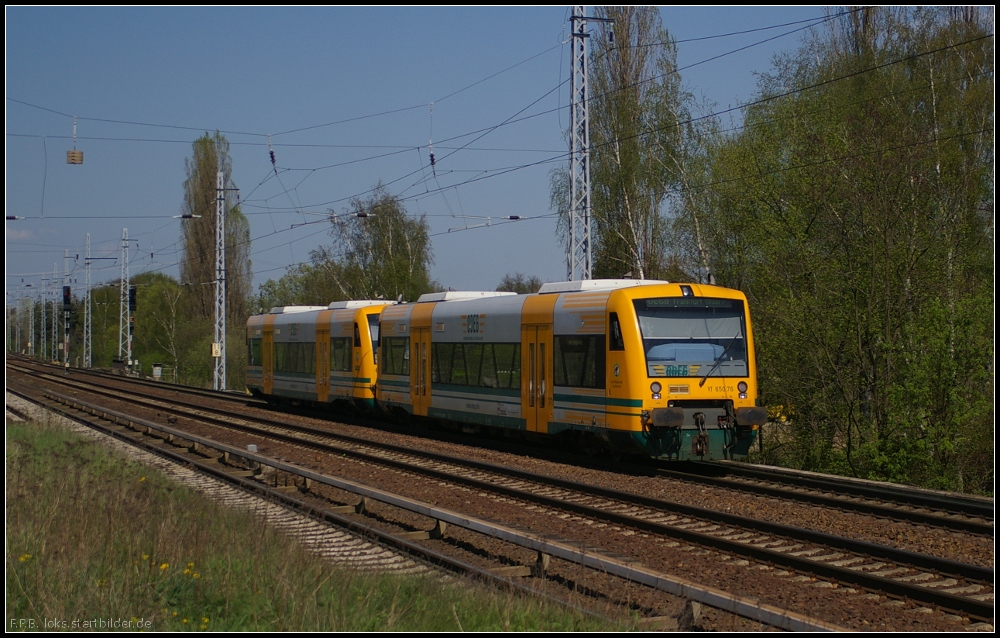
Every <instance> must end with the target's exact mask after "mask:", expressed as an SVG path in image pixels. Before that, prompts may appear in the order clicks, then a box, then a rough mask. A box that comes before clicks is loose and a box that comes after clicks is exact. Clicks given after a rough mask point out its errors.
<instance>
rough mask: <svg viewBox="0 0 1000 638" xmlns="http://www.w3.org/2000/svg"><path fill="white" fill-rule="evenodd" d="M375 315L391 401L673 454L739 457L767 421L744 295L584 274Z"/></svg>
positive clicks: (456, 417) (381, 390) (381, 381)
mask: <svg viewBox="0 0 1000 638" xmlns="http://www.w3.org/2000/svg"><path fill="white" fill-rule="evenodd" d="M377 312H379V324H378V325H379V328H378V330H379V334H378V337H377V339H378V340H379V341H380V345H377V346H376V347H377V349H378V379H377V382H376V383H375V384H374V385H375V388H376V396H375V403H376V404H377V405H378V406H379V407H380V408H382V409H385V410H389V411H395V412H403V413H407V414H412V415H416V416H420V417H427V418H431V419H438V420H444V421H450V422H455V423H460V424H468V425H481V426H489V427H494V428H503V429H510V430H517V431H522V432H528V433H535V434H537V435H543V436H548V435H563V436H566V437H567V438H570V439H574V440H575V441H577V442H579V443H584V444H586V443H592V444H593V443H600V444H601V445H603V446H606V447H607V448H610V449H611V450H614V451H617V452H622V453H632V454H635V453H638V454H642V455H646V456H650V457H654V458H664V459H674V460H686V459H723V458H730V459H732V458H736V459H738V458H743V457H745V456H746V454H747V452H748V450H749V448H750V445H751V443H752V442H753V440H754V438H755V435H756V430H757V428H758V426H760V425H762V424H763V423H764V422H765V421H766V417H767V413H766V410H765V408H763V407H759V406H757V404H756V403H757V402H756V396H757V384H756V369H755V363H754V346H753V333H752V330H751V324H750V316H749V313H748V310H747V302H746V297H745V296H744V295H743V294H742V293H740V292H739V291H735V290H729V289H726V288H720V287H716V286H707V285H698V284H670V283H666V282H648V281H638V280H589V281H578V282H566V283H557V284H546V285H545V286H543V287H542V289H541V291H540V292H539V293H537V294H531V295H514V294H510V293H506V294H503V293H454V292H448V293H433V294H430V295H424V296H423V297H421V299H420V300H419V301H418V302H417V303H413V304H400V305H386V306H382V307H379V308H378V311H377ZM290 316H294V313H293V315H290ZM303 319H304V317H303ZM259 323H261V320H259V319H258V318H251V321H250V324H248V330H249V331H250V334H248V337H250V338H251V339H252V338H253V337H252V335H253V333H254V330H255V328H254V326H255V325H257V324H259ZM264 323H265V324H266V319H265V320H264ZM276 325H277V324H276ZM314 338H315V337H314ZM275 339H277V337H275ZM262 343H263V344H265V345H264V347H265V348H266V338H265V339H264V341H262ZM251 349H252V346H251ZM251 356H252V355H251ZM263 360H264V361H266V359H263ZM263 369H264V370H263V372H262V373H261V374H262V377H264V378H265V379H266V376H267V372H266V369H267V364H266V363H265V364H264V366H263ZM248 376H249V377H250V378H251V379H253V378H254V376H253V368H251V374H250V375H248ZM322 376H323V372H322V371H319V372H315V371H314V379H315V380H314V385H317V386H318V380H319V379H320V378H321V377H322ZM304 380H305V379H304ZM258 387H260V388H262V390H263V393H264V394H272V393H273V394H275V395H278V396H290V395H285V394H284V393H285V392H286V391H291V390H290V389H287V388H286V386H279V385H277V383H275V385H274V386H273V388H272V390H268V389H267V387H266V381H265V382H264V383H263V384H258ZM251 389H252V390H253V389H254V387H251ZM298 392H302V394H300V395H296V396H299V397H300V398H304V399H310V400H323V399H321V398H319V397H320V396H321V395H320V393H319V392H314V391H311V390H310V391H304V392H303V391H302V390H299V391H298ZM314 397H315V398H314Z"/></svg>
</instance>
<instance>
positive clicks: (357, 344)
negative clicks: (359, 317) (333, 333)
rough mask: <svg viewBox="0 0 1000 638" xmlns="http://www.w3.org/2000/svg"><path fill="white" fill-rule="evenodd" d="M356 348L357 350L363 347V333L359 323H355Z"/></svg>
mask: <svg viewBox="0 0 1000 638" xmlns="http://www.w3.org/2000/svg"><path fill="white" fill-rule="evenodd" d="M354 347H355V348H360V347H361V331H360V330H358V324H357V322H355V324H354Z"/></svg>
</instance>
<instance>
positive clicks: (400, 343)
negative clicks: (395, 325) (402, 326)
mask: <svg viewBox="0 0 1000 638" xmlns="http://www.w3.org/2000/svg"><path fill="white" fill-rule="evenodd" d="M381 371H382V372H383V373H384V374H397V375H404V376H405V375H408V374H410V338H409V337H385V338H384V339H383V340H382V370H381Z"/></svg>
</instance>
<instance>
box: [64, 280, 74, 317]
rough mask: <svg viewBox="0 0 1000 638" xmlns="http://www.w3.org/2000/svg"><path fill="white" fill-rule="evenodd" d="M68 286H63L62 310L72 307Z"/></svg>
mask: <svg viewBox="0 0 1000 638" xmlns="http://www.w3.org/2000/svg"><path fill="white" fill-rule="evenodd" d="M69 293H70V291H69V286H63V310H65V311H66V312H69V311H70V310H72V309H73V299H72V298H71V297H70V294H69Z"/></svg>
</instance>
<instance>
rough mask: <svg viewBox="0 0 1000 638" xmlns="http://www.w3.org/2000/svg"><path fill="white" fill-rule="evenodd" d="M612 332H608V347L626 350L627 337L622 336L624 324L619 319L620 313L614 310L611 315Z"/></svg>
mask: <svg viewBox="0 0 1000 638" xmlns="http://www.w3.org/2000/svg"><path fill="white" fill-rule="evenodd" d="M609 322H610V332H609V333H608V334H609V336H608V348H609V349H611V350H624V349H625V339H624V338H623V337H622V326H621V323H620V322H619V321H618V313H617V312H612V313H611V315H610V317H609Z"/></svg>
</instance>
